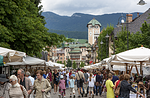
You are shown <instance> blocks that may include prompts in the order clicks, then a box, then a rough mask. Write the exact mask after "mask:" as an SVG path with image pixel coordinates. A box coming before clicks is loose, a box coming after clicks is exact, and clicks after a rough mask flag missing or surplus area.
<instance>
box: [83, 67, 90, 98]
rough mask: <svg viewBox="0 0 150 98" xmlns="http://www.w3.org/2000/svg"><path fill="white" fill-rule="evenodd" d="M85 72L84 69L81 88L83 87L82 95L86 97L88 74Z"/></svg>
mask: <svg viewBox="0 0 150 98" xmlns="http://www.w3.org/2000/svg"><path fill="white" fill-rule="evenodd" d="M86 72H87V71H86V70H83V74H84V78H85V81H84V83H83V89H84V94H85V96H84V97H87V93H88V92H87V88H88V86H89V83H88V78H89V76H88V74H87V73H86Z"/></svg>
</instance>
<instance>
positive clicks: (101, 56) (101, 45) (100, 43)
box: [100, 40, 103, 61]
mask: <svg viewBox="0 0 150 98" xmlns="http://www.w3.org/2000/svg"><path fill="white" fill-rule="evenodd" d="M100 44H101V61H102V45H103V41H102V40H101V42H100Z"/></svg>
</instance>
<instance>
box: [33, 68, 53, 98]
mask: <svg viewBox="0 0 150 98" xmlns="http://www.w3.org/2000/svg"><path fill="white" fill-rule="evenodd" d="M36 76H37V79H36V80H35V81H34V85H33V90H35V98H47V97H48V98H50V92H49V91H50V90H51V85H50V83H49V82H48V80H47V79H44V78H43V72H42V70H38V71H37V72H36ZM45 96H47V97H45Z"/></svg>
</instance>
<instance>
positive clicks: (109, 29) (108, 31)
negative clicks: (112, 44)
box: [97, 25, 114, 60]
mask: <svg viewBox="0 0 150 98" xmlns="http://www.w3.org/2000/svg"><path fill="white" fill-rule="evenodd" d="M113 30H114V27H113V26H111V25H108V26H107V27H106V28H104V29H103V31H102V34H100V35H99V37H98V46H99V51H97V52H98V58H99V60H102V59H104V58H107V57H108V56H106V38H105V36H106V35H107V34H108V35H109V36H110V34H111V33H112V31H113ZM101 41H102V42H103V44H102V45H101V44H100V42H101ZM108 44H109V41H108ZM107 48H108V46H107ZM108 53H109V52H108Z"/></svg>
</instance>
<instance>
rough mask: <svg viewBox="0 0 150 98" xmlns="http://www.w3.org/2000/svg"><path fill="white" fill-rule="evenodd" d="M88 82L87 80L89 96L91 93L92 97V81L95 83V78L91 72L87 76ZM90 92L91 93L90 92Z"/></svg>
mask: <svg viewBox="0 0 150 98" xmlns="http://www.w3.org/2000/svg"><path fill="white" fill-rule="evenodd" d="M88 82H89V98H90V97H91V95H92V98H94V91H93V89H94V83H95V79H94V77H93V74H92V73H91V74H90V77H89V78H88ZM91 92H92V94H91Z"/></svg>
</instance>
